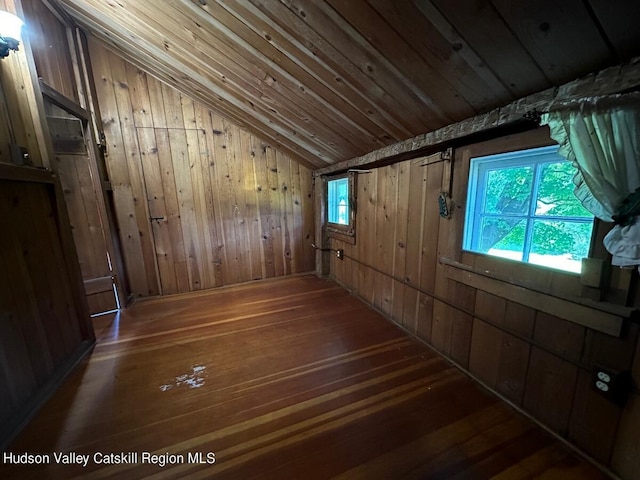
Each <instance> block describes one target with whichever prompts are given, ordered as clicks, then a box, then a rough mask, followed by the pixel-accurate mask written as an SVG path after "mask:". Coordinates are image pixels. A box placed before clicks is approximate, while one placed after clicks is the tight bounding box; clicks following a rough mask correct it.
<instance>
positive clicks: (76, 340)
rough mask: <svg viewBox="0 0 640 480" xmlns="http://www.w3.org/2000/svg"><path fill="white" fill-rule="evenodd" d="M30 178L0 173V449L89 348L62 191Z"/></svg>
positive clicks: (20, 172) (22, 172)
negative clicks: (0, 221)
mask: <svg viewBox="0 0 640 480" xmlns="http://www.w3.org/2000/svg"><path fill="white" fill-rule="evenodd" d="M36 173H37V174H38V175H35V176H34V175H33V170H30V169H25V168H24V167H22V168H18V167H3V168H0V217H1V218H2V219H3V225H4V226H5V230H4V234H3V235H1V236H0V277H2V279H3V280H2V283H1V284H2V288H1V291H2V293H1V294H0V302H1V303H0V329H1V330H2V333H1V334H0V337H1V338H2V340H1V341H0V357H2V368H1V369H0V378H1V379H2V385H1V388H0V391H2V392H3V394H2V396H3V398H4V400H6V403H4V402H3V407H2V409H0V415H2V419H1V422H0V424H1V425H2V427H1V428H0V446H4V444H5V443H6V442H7V441H8V439H9V438H10V437H11V435H13V434H15V433H16V430H17V429H18V428H20V426H21V425H22V423H23V422H24V421H25V419H26V418H28V416H30V415H32V414H33V411H34V409H35V408H36V407H37V406H39V403H40V402H42V401H43V400H44V399H46V397H47V395H50V394H51V393H52V388H53V386H54V385H55V384H56V383H57V382H59V381H60V379H61V378H62V377H63V376H64V375H65V374H66V373H67V371H68V369H69V368H70V367H71V365H72V364H73V362H74V361H76V360H77V359H78V357H79V355H81V354H83V353H85V352H86V349H87V348H88V346H89V345H90V343H91V342H92V341H93V330H92V328H91V325H90V321H89V314H88V310H87V305H86V300H85V298H84V292H83V291H82V284H81V280H80V272H79V267H78V262H77V257H76V255H75V250H74V246H73V241H72V239H71V233H70V230H68V229H69V225H68V223H65V222H66V215H67V214H66V211H65V209H64V202H63V201H62V200H60V199H58V198H57V197H58V196H59V195H60V194H61V191H60V188H59V187H56V186H55V185H56V184H55V183H54V180H55V178H54V177H53V176H52V174H50V173H48V172H36ZM8 175H10V176H11V177H13V178H14V179H13V180H4V179H3V178H7V176H8ZM20 176H22V179H16V178H18V177H20ZM38 178H40V180H38ZM67 230H68V231H67Z"/></svg>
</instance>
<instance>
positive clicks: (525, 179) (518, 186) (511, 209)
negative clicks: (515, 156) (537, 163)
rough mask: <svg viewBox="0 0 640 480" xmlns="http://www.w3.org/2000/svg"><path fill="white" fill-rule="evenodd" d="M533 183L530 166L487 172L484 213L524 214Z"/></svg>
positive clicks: (527, 209)
mask: <svg viewBox="0 0 640 480" xmlns="http://www.w3.org/2000/svg"><path fill="white" fill-rule="evenodd" d="M532 185H533V168H532V167H514V168H501V169H496V170H489V172H487V183H486V186H485V188H486V190H485V192H486V194H485V204H484V212H485V213H495V214H499V215H504V214H507V215H526V214H527V212H528V211H529V201H530V199H531V191H532Z"/></svg>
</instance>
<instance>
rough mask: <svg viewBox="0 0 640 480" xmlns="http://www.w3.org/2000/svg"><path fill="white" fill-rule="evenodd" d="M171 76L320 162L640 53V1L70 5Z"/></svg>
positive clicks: (152, 68) (300, 155)
mask: <svg viewBox="0 0 640 480" xmlns="http://www.w3.org/2000/svg"><path fill="white" fill-rule="evenodd" d="M58 3H59V4H60V6H62V7H63V8H64V10H66V12H67V13H68V14H69V15H70V16H71V17H73V19H74V20H75V21H76V23H77V24H78V25H79V26H81V27H83V28H84V29H85V30H87V31H88V32H90V33H91V34H93V35H94V36H96V37H97V38H99V39H101V40H103V41H104V42H106V43H107V44H108V45H109V46H110V47H111V48H113V49H114V50H116V51H117V52H118V53H120V54H122V55H123V56H124V57H125V58H127V59H128V60H130V61H132V62H133V63H134V64H136V65H138V66H139V67H140V68H142V69H144V70H146V71H147V72H149V73H151V74H152V75H155V76H157V77H158V78H159V79H161V80H163V81H165V82H167V83H169V84H171V85H173V86H175V87H176V88H178V89H179V90H180V91H182V92H183V93H186V94H188V95H189V96H191V97H192V98H194V99H196V100H199V101H200V102H202V103H204V104H205V105H207V106H208V107H209V108H211V109H212V110H214V111H216V112H218V113H220V114H221V115H224V116H226V117H227V118H228V119H230V120H232V121H235V122H236V123H238V124H240V125H241V126H243V127H245V128H247V129H248V130H250V131H252V132H253V133H255V134H257V135H259V136H261V137H262V138H264V139H265V140H267V141H269V142H270V143H272V144H273V145H275V146H278V147H279V148H281V149H283V150H284V151H286V152H287V153H288V154H290V155H291V156H292V157H294V158H296V159H299V160H301V161H303V162H304V163H306V164H308V165H311V166H318V167H321V166H325V165H328V164H332V163H335V162H339V161H342V160H346V159H349V158H353V157H355V156H358V155H362V154H364V153H367V152H370V151H372V150H375V149H377V148H380V147H383V146H385V145H389V144H392V143H395V142H398V141H400V140H404V139H407V138H410V137H413V136H416V135H418V134H421V133H426V132H429V131H432V130H435V129H437V128H439V127H442V126H445V125H448V124H450V123H453V122H456V121H460V120H463V119H466V118H469V117H472V116H474V115H476V114H478V113H482V112H485V111H488V110H490V109H493V108H496V107H499V106H501V105H504V104H507V103H509V102H511V101H513V100H515V99H517V98H520V97H523V96H525V95H528V94H531V93H534V92H537V91H540V90H543V89H545V88H548V87H551V86H553V85H560V84H562V83H564V82H567V81H569V80H573V79H575V78H577V77H579V76H582V75H585V74H588V73H590V72H593V71H595V70H598V69H601V68H604V67H607V66H610V65H615V64H618V63H621V62H624V61H626V60H629V59H630V58H632V57H634V56H638V55H640V28H638V25H637V22H638V21H639V20H640V2H639V1H637V0H562V1H558V0H396V1H393V0H326V1H322V0H153V1H144V0H58Z"/></svg>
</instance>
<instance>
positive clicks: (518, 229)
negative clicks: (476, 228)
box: [477, 217, 527, 260]
mask: <svg viewBox="0 0 640 480" xmlns="http://www.w3.org/2000/svg"><path fill="white" fill-rule="evenodd" d="M526 226H527V222H526V220H523V219H519V218H495V217H490V218H485V219H483V221H482V227H481V228H482V231H481V233H480V248H479V249H478V250H477V251H479V252H481V253H488V254H489V255H494V256H496V257H504V258H511V259H514V260H522V252H523V250H524V238H525V231H526Z"/></svg>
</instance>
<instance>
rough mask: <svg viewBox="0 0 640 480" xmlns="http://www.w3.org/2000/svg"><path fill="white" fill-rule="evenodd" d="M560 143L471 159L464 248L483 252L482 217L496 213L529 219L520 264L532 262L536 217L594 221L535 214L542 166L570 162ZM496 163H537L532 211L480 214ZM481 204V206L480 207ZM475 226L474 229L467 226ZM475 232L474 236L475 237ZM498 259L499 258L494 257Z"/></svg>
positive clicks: (506, 165)
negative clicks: (489, 179) (480, 242)
mask: <svg viewBox="0 0 640 480" xmlns="http://www.w3.org/2000/svg"><path fill="white" fill-rule="evenodd" d="M558 148H559V147H558V145H550V146H546V147H533V148H531V149H526V150H521V151H511V152H504V153H497V154H493V155H486V156H479V157H473V158H471V162H470V166H469V184H468V189H467V199H474V201H473V202H469V201H467V209H466V212H465V223H464V228H463V239H462V249H463V250H464V251H468V252H471V253H475V254H481V255H482V254H483V253H482V252H479V251H478V242H479V237H480V236H479V234H478V232H480V227H481V223H482V220H483V218H485V217H492V216H495V217H496V218H504V217H509V216H513V217H515V218H521V219H524V220H525V221H526V227H525V244H524V248H523V259H522V260H515V261H518V262H520V263H526V264H529V265H535V264H531V263H530V262H529V255H530V253H531V243H532V237H533V220H535V219H539V220H561V221H569V222H575V223H592V222H593V221H594V220H593V218H591V219H588V218H585V217H570V216H553V215H544V216H541V215H535V211H536V207H537V205H536V202H535V201H534V199H535V198H537V196H538V189H539V184H540V175H541V171H542V168H540V167H541V165H544V164H546V163H557V162H558V161H567V160H566V159H564V158H563V157H561V156H560V155H559V154H558ZM497 163H499V164H500V168H513V167H518V166H530V165H532V164H534V175H535V177H534V183H533V192H532V196H531V198H532V200H531V201H530V202H529V210H528V212H527V213H526V214H523V215H509V214H495V215H492V214H481V213H480V212H478V210H481V208H482V207H481V206H482V205H484V204H485V200H486V197H485V186H486V183H487V181H486V175H487V174H488V172H489V171H490V170H492V169H493V168H492V167H493V166H495V165H496V164H497ZM479 206H480V208H478V207H479ZM469 225H472V228H468V226H469ZM474 233H475V238H474ZM495 258H499V257H495ZM561 271H563V272H566V273H568V274H571V273H573V272H570V271H567V270H561Z"/></svg>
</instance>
